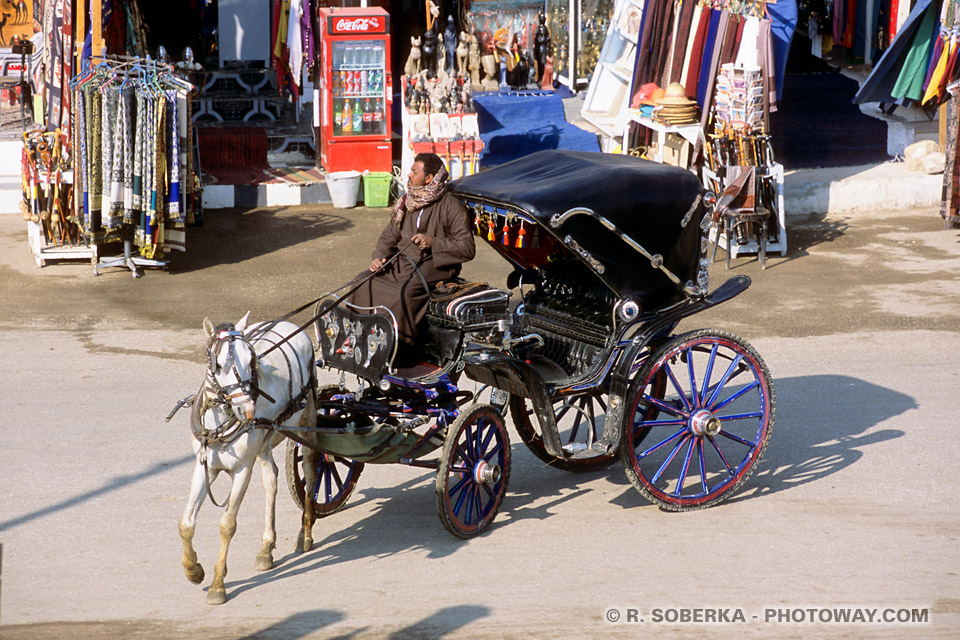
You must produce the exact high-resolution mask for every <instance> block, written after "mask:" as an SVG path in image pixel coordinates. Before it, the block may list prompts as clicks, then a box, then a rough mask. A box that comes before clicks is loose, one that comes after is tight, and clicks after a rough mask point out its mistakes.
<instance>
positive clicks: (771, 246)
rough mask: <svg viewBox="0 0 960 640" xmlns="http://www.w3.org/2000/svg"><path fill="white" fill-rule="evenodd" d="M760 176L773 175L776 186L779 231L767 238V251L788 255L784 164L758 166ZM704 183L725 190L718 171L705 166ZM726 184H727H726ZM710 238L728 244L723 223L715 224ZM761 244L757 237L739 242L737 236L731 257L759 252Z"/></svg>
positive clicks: (718, 191)
mask: <svg viewBox="0 0 960 640" xmlns="http://www.w3.org/2000/svg"><path fill="white" fill-rule="evenodd" d="M757 176H758V177H759V178H763V177H772V178H773V186H774V194H775V195H774V202H775V203H776V211H775V212H774V214H775V215H776V217H777V223H778V224H777V232H776V236H775V237H770V238H767V245H766V251H767V253H770V252H771V251H776V252H777V253H779V254H780V255H781V256H785V255H787V216H786V210H785V209H784V206H783V165H782V164H779V163H777V164H773V165H771V166H769V167H757ZM703 179H704V185H705V186H706V187H707V189H710V190H711V191H714V192H715V193H717V194H719V193H721V192H722V191H723V189H722V188H721V185H720V184H719V183H720V179H719V177H718V176H717V174H716V172H714V171H711V170H710V169H708V168H707V167H704V168H703ZM724 186H725V185H724ZM710 240H711V241H713V242H715V243H717V244H718V245H719V246H721V247H726V246H727V235H726V234H725V233H723V229H722V225H714V227H713V228H712V229H711V230H710ZM759 251H760V245H759V243H758V242H757V241H756V240H755V239H752V238H751V239H748V240H747V241H746V242H745V243H744V244H738V243H737V241H736V238H734V239H733V242H731V243H730V257H731V258H736V257H737V256H738V255H740V254H741V253H757V252H759Z"/></svg>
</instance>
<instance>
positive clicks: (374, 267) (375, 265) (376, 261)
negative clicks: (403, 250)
mask: <svg viewBox="0 0 960 640" xmlns="http://www.w3.org/2000/svg"><path fill="white" fill-rule="evenodd" d="M384 262H385V260H384V259H383V258H374V259H373V262H371V263H370V271H376V270H377V269H379V268H380V267H382V266H383V263H384Z"/></svg>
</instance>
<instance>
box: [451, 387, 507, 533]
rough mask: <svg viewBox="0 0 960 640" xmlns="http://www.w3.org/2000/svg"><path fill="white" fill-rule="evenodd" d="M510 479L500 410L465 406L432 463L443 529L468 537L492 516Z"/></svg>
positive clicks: (486, 405)
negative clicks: (438, 457)
mask: <svg viewBox="0 0 960 640" xmlns="http://www.w3.org/2000/svg"><path fill="white" fill-rule="evenodd" d="M509 478H510V440H509V438H508V436H507V427H506V425H505V424H504V421H503V415H502V414H501V413H500V412H499V411H497V409H495V408H494V407H492V406H491V405H488V404H474V405H470V407H469V408H467V409H466V410H465V411H463V412H461V413H460V415H459V416H457V419H456V420H455V421H454V423H453V424H452V425H451V426H450V428H449V429H448V430H447V435H446V438H444V441H443V451H442V452H441V453H440V461H439V464H438V466H437V485H436V494H437V512H438V513H439V514H440V521H441V522H443V526H444V527H446V529H447V531H449V532H450V533H452V534H453V535H455V536H457V537H459V538H472V537H473V536H475V535H477V534H479V533H481V532H482V531H483V530H484V529H486V528H487V527H488V526H489V525H490V523H491V522H493V518H494V517H495V516H496V515H497V510H498V509H499V508H500V503H501V502H503V496H504V495H506V493H507V481H508V480H509Z"/></svg>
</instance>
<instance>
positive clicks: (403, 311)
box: [349, 153, 476, 366]
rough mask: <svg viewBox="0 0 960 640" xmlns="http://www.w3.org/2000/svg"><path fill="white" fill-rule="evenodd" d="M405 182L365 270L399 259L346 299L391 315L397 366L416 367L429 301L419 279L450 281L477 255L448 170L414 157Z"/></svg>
mask: <svg viewBox="0 0 960 640" xmlns="http://www.w3.org/2000/svg"><path fill="white" fill-rule="evenodd" d="M407 177H408V180H409V182H408V184H407V193H406V194H405V195H404V196H402V197H401V198H400V199H399V200H397V202H396V204H394V207H393V216H392V218H391V220H390V222H389V223H387V226H386V228H384V230H383V232H382V233H381V234H380V239H379V240H378V241H377V248H376V249H374V251H373V261H372V262H371V263H370V271H377V270H378V269H380V268H381V267H382V266H383V264H384V262H385V261H386V260H387V258H389V257H390V256H391V255H393V254H394V253H396V252H397V251H400V250H402V251H403V253H404V255H403V256H400V257H399V258H398V259H397V260H395V261H394V262H393V263H392V264H391V265H390V266H389V267H387V268H386V269H384V270H383V271H381V272H380V273H378V274H377V275H376V276H374V277H373V278H370V279H369V280H368V281H367V282H365V283H363V285H362V286H361V287H360V288H359V289H358V290H357V291H356V292H354V293H353V295H351V296H350V298H349V301H350V302H352V303H353V304H356V305H360V306H365V307H369V306H374V305H382V306H385V307H387V308H389V309H390V311H392V312H393V315H394V317H395V318H396V319H397V329H398V333H399V335H398V336H397V337H398V344H397V359H396V364H397V366H411V365H413V364H416V362H417V359H418V356H419V352H420V350H419V347H418V343H419V328H420V324H421V321H422V320H423V318H424V316H425V315H426V306H427V301H428V299H429V294H428V292H427V291H426V290H425V289H424V286H423V280H426V282H427V283H428V284H429V285H431V286H432V285H434V284H435V283H437V282H446V281H449V280H453V279H455V278H456V277H457V275H458V274H459V273H460V265H461V264H462V263H464V262H468V261H470V260H472V259H473V256H474V255H475V254H476V245H475V244H474V239H473V230H472V228H471V226H470V222H469V220H468V219H467V210H466V208H465V207H464V206H463V205H462V204H461V203H460V201H459V200H457V199H456V198H455V197H453V196H452V195H450V194H449V193H447V185H446V181H447V170H446V168H445V167H444V165H443V160H441V159H440V156H438V155H436V154H434V153H420V154H417V156H416V158H414V161H413V167H412V168H411V169H410V173H409V174H408V176H407ZM407 258H409V260H408V259H407ZM414 264H415V265H416V268H417V269H418V270H419V271H420V274H422V276H423V280H421V278H420V276H418V275H417V273H416V270H415V269H414V266H413V265H414Z"/></svg>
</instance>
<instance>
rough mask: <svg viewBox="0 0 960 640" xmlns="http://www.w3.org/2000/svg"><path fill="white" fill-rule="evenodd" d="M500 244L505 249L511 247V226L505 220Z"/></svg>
mask: <svg viewBox="0 0 960 640" xmlns="http://www.w3.org/2000/svg"><path fill="white" fill-rule="evenodd" d="M500 242H501V243H502V244H503V246H505V247H509V246H510V225H509V224H508V223H507V219H506V218H504V219H503V237H502V238H500Z"/></svg>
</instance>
